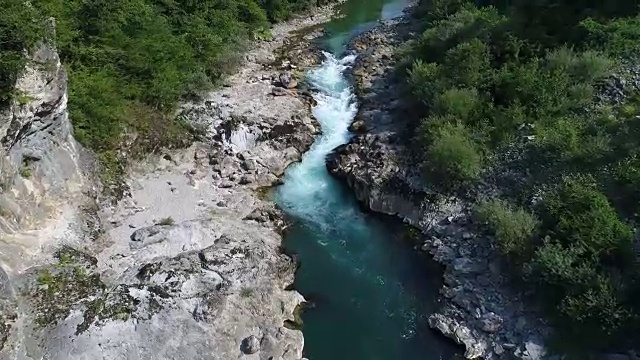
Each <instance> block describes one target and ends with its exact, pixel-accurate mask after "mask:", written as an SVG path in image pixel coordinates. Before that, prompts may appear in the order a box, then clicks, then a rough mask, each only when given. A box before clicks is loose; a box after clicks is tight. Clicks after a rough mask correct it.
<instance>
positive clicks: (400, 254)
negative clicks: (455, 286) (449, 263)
mask: <svg viewBox="0 0 640 360" xmlns="http://www.w3.org/2000/svg"><path fill="white" fill-rule="evenodd" d="M354 3H355V4H354ZM373 3H375V1H374V2H363V1H355V0H354V1H349V2H347V3H346V6H345V10H344V11H345V12H346V14H345V16H344V17H342V18H340V19H338V20H336V21H337V22H333V23H330V24H329V25H328V27H327V32H328V33H329V35H328V36H327V38H326V39H324V41H325V48H327V49H329V50H330V51H332V52H326V53H325V57H326V59H325V61H324V62H323V63H322V64H321V65H320V66H319V67H317V68H315V69H313V70H311V71H309V72H308V73H307V80H308V82H309V83H310V84H311V85H312V87H313V88H314V89H315V90H316V91H315V95H314V97H315V100H316V101H317V105H316V106H315V108H314V109H313V114H314V116H315V118H316V119H317V120H318V122H319V123H320V125H321V126H322V135H321V136H319V137H318V138H317V139H316V141H315V143H314V145H313V146H312V147H311V149H310V150H309V151H308V152H307V153H306V154H305V155H304V156H303V159H302V161H301V162H300V163H298V164H295V165H293V166H291V167H290V168H289V169H287V172H286V175H285V181H284V185H282V186H281V187H279V188H278V189H277V191H276V201H277V203H278V204H279V205H280V206H281V207H282V208H283V209H285V211H286V212H287V213H288V214H289V215H290V216H291V217H292V218H293V219H294V225H293V226H292V228H291V230H290V231H289V232H288V234H287V237H286V238H285V247H286V249H287V251H288V252H289V253H293V254H296V255H297V256H298V257H299V260H300V261H301V267H300V268H299V270H298V272H297V275H296V283H295V287H296V289H297V290H298V291H300V292H301V293H302V294H303V295H304V296H305V297H307V298H308V299H309V300H310V301H312V302H313V303H314V307H313V308H311V309H307V310H305V312H304V314H303V321H304V326H303V333H304V336H305V356H306V357H309V358H310V359H311V360H342V359H345V360H347V359H348V360H360V359H361V360H396V359H397V360H400V359H402V360H414V359H415V360H418V359H421V360H436V359H437V360H440V359H447V360H448V359H450V358H451V356H452V354H453V352H454V349H452V348H451V345H450V344H449V343H448V342H447V341H445V340H443V339H441V338H440V337H439V336H437V334H435V333H434V332H433V331H431V330H430V329H429V326H428V324H427V317H428V315H429V314H430V313H431V311H432V310H433V309H434V307H435V306H436V298H437V291H438V290H437V289H438V288H439V283H440V281H441V274H440V273H439V271H438V269H437V267H435V266H434V265H433V264H432V263H431V261H430V260H429V259H428V258H427V256H426V255H424V254H420V253H418V252H417V251H415V250H413V249H412V247H411V245H410V244H408V242H407V241H406V239H405V238H404V231H403V230H402V229H401V227H400V225H399V224H397V221H396V220H395V219H394V220H390V219H383V218H381V217H378V216H375V215H372V214H367V213H364V212H363V211H362V210H361V209H360V207H359V205H358V203H357V202H356V200H355V199H354V198H353V196H352V195H351V194H350V193H349V192H348V190H347V189H345V188H344V187H342V186H341V184H340V183H338V182H337V181H336V180H335V179H333V178H332V177H331V176H330V175H329V173H328V172H327V170H326V168H325V157H326V155H327V154H328V153H330V152H331V151H332V150H333V149H334V148H335V147H337V146H339V145H341V144H344V143H346V142H347V141H348V140H349V136H350V134H349V131H348V126H349V124H350V123H351V121H352V120H353V118H354V116H355V115H356V113H357V101H356V98H355V95H354V93H353V90H352V87H351V84H349V83H348V80H347V79H346V78H345V75H344V73H345V71H346V70H347V69H348V68H349V66H350V65H351V64H352V63H353V61H354V60H355V55H347V56H342V55H341V54H342V51H341V50H342V49H343V48H344V45H345V43H346V41H347V40H348V39H349V37H350V36H353V34H354V33H357V32H360V31H362V30H363V29H366V28H367V27H370V25H371V21H372V20H376V19H377V18H381V17H382V18H384V17H391V16H394V15H398V13H399V11H398V10H401V9H402V4H401V3H400V2H398V1H395V2H391V1H387V2H381V3H380V2H379V3H380V4H377V5H380V6H377V5H376V4H373ZM358 4H360V5H361V6H358ZM376 6H377V8H376ZM372 8H373V9H377V12H375V14H373V15H372ZM389 9H391V10H394V9H395V11H391V10H389ZM363 11H366V12H368V13H367V14H368V15H365V16H362V14H361V12H363ZM350 16H351V17H350Z"/></svg>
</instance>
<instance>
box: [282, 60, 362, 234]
mask: <svg viewBox="0 0 640 360" xmlns="http://www.w3.org/2000/svg"><path fill="white" fill-rule="evenodd" d="M323 54H324V56H325V60H324V62H323V63H322V65H321V66H320V67H318V68H316V69H314V70H312V71H310V72H309V73H308V74H307V79H308V81H309V82H310V83H311V86H312V87H313V88H314V89H315V90H316V91H315V94H314V95H313V97H314V99H315V100H316V103H317V105H316V106H314V107H313V109H312V113H313V115H314V117H315V118H316V120H318V122H319V123H320V126H321V127H322V135H321V136H320V137H319V138H317V139H316V141H315V142H314V143H313V145H312V146H311V148H310V149H309V151H307V152H306V153H305V154H304V155H303V157H302V161H301V162H300V163H297V164H294V165H292V166H291V167H290V168H289V169H287V172H286V175H285V179H284V185H283V186H281V187H280V188H279V189H278V200H279V202H280V203H281V205H284V207H285V208H286V209H287V211H288V212H289V213H290V214H292V215H294V216H298V217H301V218H304V219H305V220H308V221H314V222H316V223H318V225H320V226H323V225H326V224H324V223H326V222H327V215H330V214H327V212H329V211H332V210H331V209H333V207H332V206H331V205H332V204H329V203H327V202H330V201H331V199H332V197H331V196H326V192H327V190H328V189H327V187H328V186H329V182H330V181H331V179H330V178H329V174H328V173H327V171H326V168H325V158H326V156H327V154H329V153H330V152H331V151H332V150H333V149H335V148H336V147H338V146H339V145H342V144H345V143H346V142H348V141H349V138H350V134H349V125H350V124H351V122H352V121H353V118H354V117H355V116H356V113H357V111H358V104H357V102H356V97H355V94H354V92H353V88H352V87H351V86H350V84H349V83H348V81H347V79H346V78H345V76H344V72H345V71H346V70H347V69H348V68H349V67H350V66H351V65H352V64H353V62H354V61H355V59H356V55H348V56H345V57H343V58H341V59H337V58H336V57H334V56H333V55H332V54H330V53H328V52H323ZM323 195H324V196H323ZM331 217H333V216H331Z"/></svg>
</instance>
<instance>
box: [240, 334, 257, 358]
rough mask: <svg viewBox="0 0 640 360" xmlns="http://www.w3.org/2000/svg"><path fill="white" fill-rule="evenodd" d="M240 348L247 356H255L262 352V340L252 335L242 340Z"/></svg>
mask: <svg viewBox="0 0 640 360" xmlns="http://www.w3.org/2000/svg"><path fill="white" fill-rule="evenodd" d="M240 348H241V350H242V352H243V353H245V354H255V353H257V352H258V351H260V340H258V338H257V337H256V336H255V335H251V336H249V337H247V338H245V339H244V340H242V345H241V347H240Z"/></svg>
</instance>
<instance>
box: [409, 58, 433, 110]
mask: <svg viewBox="0 0 640 360" xmlns="http://www.w3.org/2000/svg"><path fill="white" fill-rule="evenodd" d="M439 72H440V67H439V66H438V64H435V63H427V62H424V61H422V60H416V61H415V62H414V63H413V66H411V68H410V69H409V70H408V75H409V84H410V86H411V88H412V92H413V94H414V95H415V97H416V98H417V99H418V100H420V101H421V102H423V103H425V104H430V103H431V101H433V99H434V98H435V96H436V94H438V92H439V89H438V83H437V81H438V77H439Z"/></svg>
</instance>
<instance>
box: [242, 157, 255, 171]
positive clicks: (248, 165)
mask: <svg viewBox="0 0 640 360" xmlns="http://www.w3.org/2000/svg"><path fill="white" fill-rule="evenodd" d="M242 166H243V167H244V169H245V170H248V171H252V170H255V169H256V161H255V160H253V159H245V160H244V162H243V163H242Z"/></svg>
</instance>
